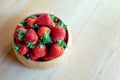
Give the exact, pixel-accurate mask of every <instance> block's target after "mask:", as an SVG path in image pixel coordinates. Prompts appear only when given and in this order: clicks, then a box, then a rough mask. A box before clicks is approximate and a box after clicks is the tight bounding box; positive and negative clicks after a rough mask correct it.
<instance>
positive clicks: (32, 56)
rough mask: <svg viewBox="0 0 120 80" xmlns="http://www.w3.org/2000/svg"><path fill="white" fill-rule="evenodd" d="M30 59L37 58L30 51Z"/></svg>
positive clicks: (34, 59)
mask: <svg viewBox="0 0 120 80" xmlns="http://www.w3.org/2000/svg"><path fill="white" fill-rule="evenodd" d="M30 59H31V60H33V61H36V60H37V59H38V58H37V57H35V56H34V54H33V53H30Z"/></svg>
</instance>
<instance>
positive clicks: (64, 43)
mask: <svg viewBox="0 0 120 80" xmlns="http://www.w3.org/2000/svg"><path fill="white" fill-rule="evenodd" d="M57 44H58V45H59V46H60V47H66V46H67V44H66V42H65V41H62V40H58V41H57Z"/></svg>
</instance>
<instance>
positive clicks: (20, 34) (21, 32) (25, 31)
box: [17, 30, 27, 40]
mask: <svg viewBox="0 0 120 80" xmlns="http://www.w3.org/2000/svg"><path fill="white" fill-rule="evenodd" d="M26 33H27V30H19V31H18V34H17V35H18V38H19V39H20V40H22V39H23V38H24V36H25V34H26Z"/></svg>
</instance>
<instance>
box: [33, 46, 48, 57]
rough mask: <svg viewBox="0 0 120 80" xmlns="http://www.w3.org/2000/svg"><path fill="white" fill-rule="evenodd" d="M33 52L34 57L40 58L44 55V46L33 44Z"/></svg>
mask: <svg viewBox="0 0 120 80" xmlns="http://www.w3.org/2000/svg"><path fill="white" fill-rule="evenodd" d="M32 51H33V54H34V56H35V57H36V58H40V57H43V56H45V55H46V46H45V45H43V46H41V47H40V45H38V44H37V45H35V47H34V48H33V50H32Z"/></svg>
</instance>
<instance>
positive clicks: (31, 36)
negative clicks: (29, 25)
mask: <svg viewBox="0 0 120 80" xmlns="http://www.w3.org/2000/svg"><path fill="white" fill-rule="evenodd" d="M24 41H25V43H28V42H33V43H36V42H37V41H38V36H37V34H36V32H35V31H34V30H33V29H29V30H28V32H27V34H26V35H25V38H24Z"/></svg>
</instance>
